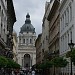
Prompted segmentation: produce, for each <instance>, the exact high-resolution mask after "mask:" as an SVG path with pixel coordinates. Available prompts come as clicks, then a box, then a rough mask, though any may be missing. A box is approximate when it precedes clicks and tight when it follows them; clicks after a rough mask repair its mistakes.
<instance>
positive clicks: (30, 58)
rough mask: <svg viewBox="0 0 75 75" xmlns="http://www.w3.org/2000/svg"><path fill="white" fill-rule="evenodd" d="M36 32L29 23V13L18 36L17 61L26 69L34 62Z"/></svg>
mask: <svg viewBox="0 0 75 75" xmlns="http://www.w3.org/2000/svg"><path fill="white" fill-rule="evenodd" d="M35 41H36V33H35V28H34V27H33V25H32V24H31V20H30V15H29V14H27V15H26V20H25V24H24V25H23V26H22V27H21V30H20V33H19V36H18V56H17V58H18V63H19V64H20V65H21V66H22V67H23V68H26V69H30V68H31V67H32V65H34V64H36V48H35Z"/></svg>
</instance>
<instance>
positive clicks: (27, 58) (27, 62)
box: [24, 54, 30, 69]
mask: <svg viewBox="0 0 75 75" xmlns="http://www.w3.org/2000/svg"><path fill="white" fill-rule="evenodd" d="M24 67H25V68H26V69H30V55H29V54H25V55H24Z"/></svg>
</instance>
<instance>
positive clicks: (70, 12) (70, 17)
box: [69, 3, 72, 21]
mask: <svg viewBox="0 0 75 75" xmlns="http://www.w3.org/2000/svg"><path fill="white" fill-rule="evenodd" d="M69 6H70V21H71V20H72V6H71V3H70V5H69Z"/></svg>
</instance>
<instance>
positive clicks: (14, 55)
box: [13, 31, 18, 62]
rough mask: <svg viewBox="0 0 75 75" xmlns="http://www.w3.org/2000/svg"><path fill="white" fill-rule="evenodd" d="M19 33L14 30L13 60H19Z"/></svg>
mask: <svg viewBox="0 0 75 75" xmlns="http://www.w3.org/2000/svg"><path fill="white" fill-rule="evenodd" d="M17 42H18V40H17V33H16V32H15V31H13V60H14V61H16V62H17Z"/></svg>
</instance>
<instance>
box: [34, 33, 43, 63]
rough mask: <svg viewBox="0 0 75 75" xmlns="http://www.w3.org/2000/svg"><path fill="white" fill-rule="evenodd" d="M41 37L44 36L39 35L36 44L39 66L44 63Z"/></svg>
mask: <svg viewBox="0 0 75 75" xmlns="http://www.w3.org/2000/svg"><path fill="white" fill-rule="evenodd" d="M41 36H42V34H39V35H38V37H37V39H36V42H35V47H36V64H39V63H41V62H42V57H41V55H42V50H41Z"/></svg>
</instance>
